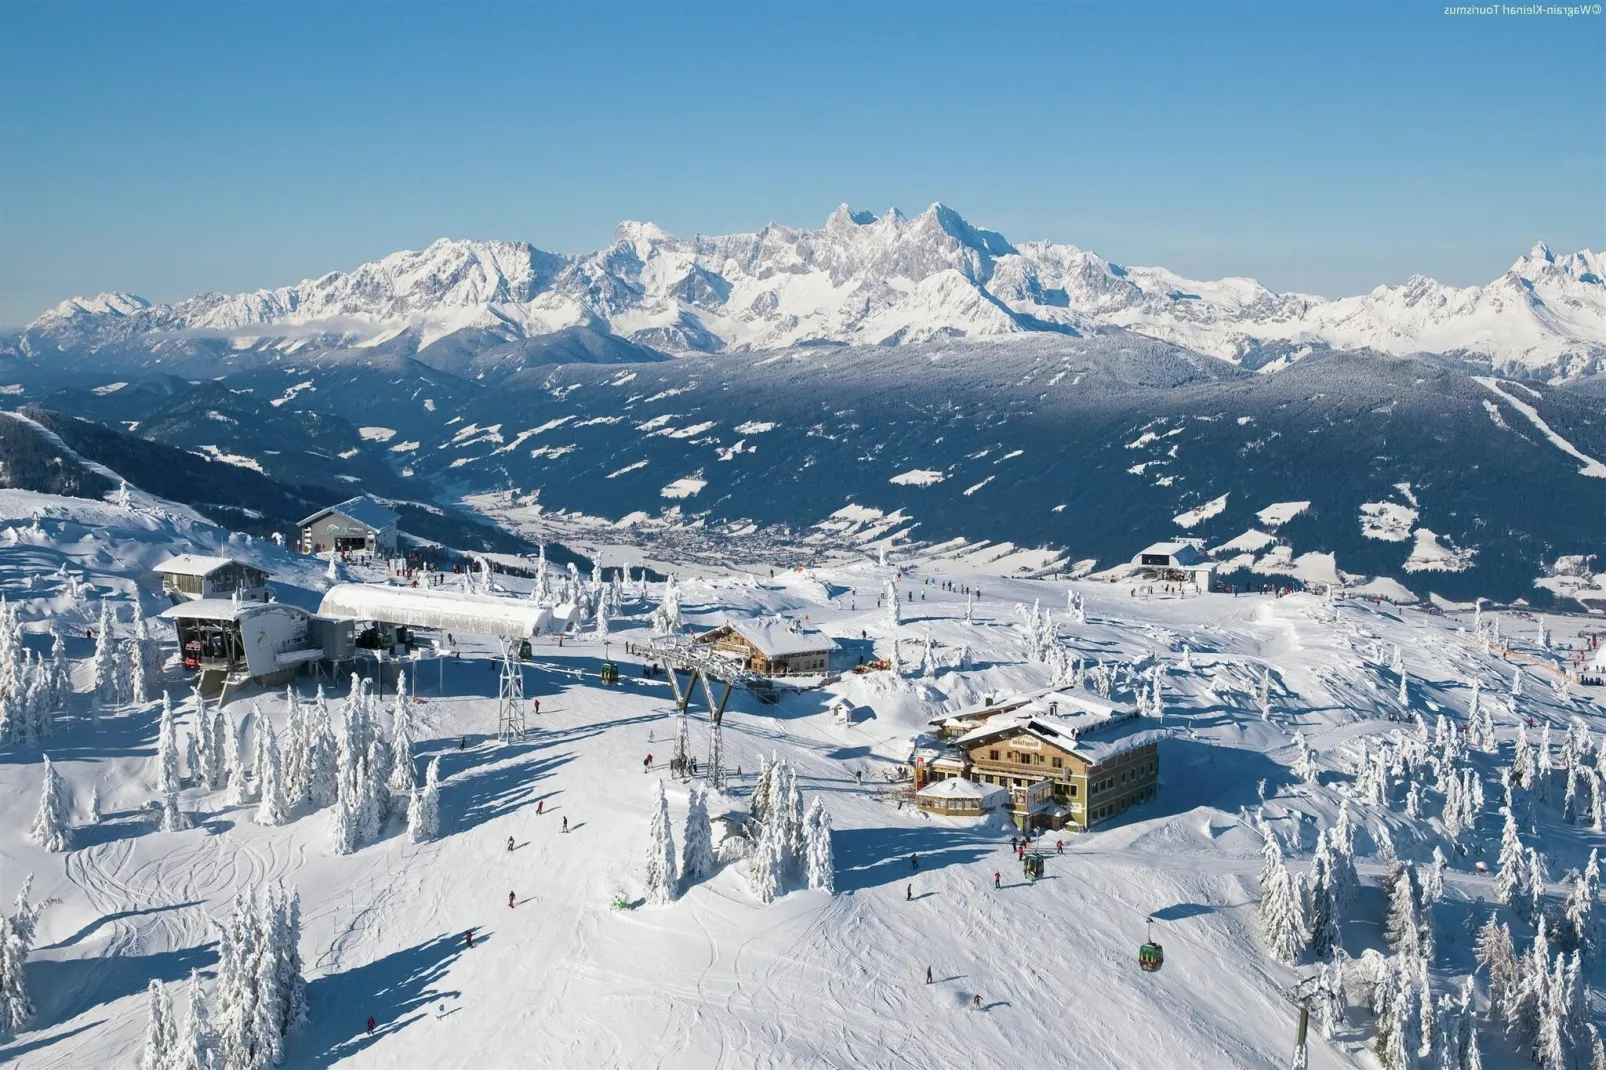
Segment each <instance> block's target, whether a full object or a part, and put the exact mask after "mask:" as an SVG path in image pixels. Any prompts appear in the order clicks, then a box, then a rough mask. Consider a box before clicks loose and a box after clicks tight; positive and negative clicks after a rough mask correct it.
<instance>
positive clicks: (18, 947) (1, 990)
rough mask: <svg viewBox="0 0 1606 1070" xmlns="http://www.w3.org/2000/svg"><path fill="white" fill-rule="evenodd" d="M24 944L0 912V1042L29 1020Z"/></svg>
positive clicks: (30, 1000)
mask: <svg viewBox="0 0 1606 1070" xmlns="http://www.w3.org/2000/svg"><path fill="white" fill-rule="evenodd" d="M27 960H28V945H27V942H26V941H24V940H23V938H22V937H21V935H19V934H18V932H17V930H16V925H15V923H14V922H13V921H12V919H10V918H8V917H6V916H5V915H4V914H0V1042H4V1041H8V1040H10V1039H11V1038H12V1037H14V1036H16V1035H17V1033H18V1032H20V1031H21V1030H23V1029H24V1028H26V1027H27V1025H28V1023H29V1022H31V1021H32V1020H33V1012H34V1006H33V999H32V997H31V996H30V995H29V992H28V979H27V977H26V976H25V975H24V973H23V964H24V963H25V962H26V961H27Z"/></svg>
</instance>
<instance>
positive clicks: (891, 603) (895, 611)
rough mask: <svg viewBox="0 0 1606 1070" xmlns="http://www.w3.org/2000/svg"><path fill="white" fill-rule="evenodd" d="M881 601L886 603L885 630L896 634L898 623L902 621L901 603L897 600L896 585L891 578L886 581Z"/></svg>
mask: <svg viewBox="0 0 1606 1070" xmlns="http://www.w3.org/2000/svg"><path fill="white" fill-rule="evenodd" d="M882 601H883V602H885V603H886V610H887V630H888V631H889V632H891V633H892V634H893V635H897V634H898V625H899V624H901V623H903V604H902V603H901V602H899V601H898V585H897V584H896V583H893V582H892V581H891V580H888V581H887V587H886V591H885V593H884V594H883V595H882Z"/></svg>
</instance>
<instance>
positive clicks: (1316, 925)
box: [1304, 829, 1339, 959]
mask: <svg viewBox="0 0 1606 1070" xmlns="http://www.w3.org/2000/svg"><path fill="white" fill-rule="evenodd" d="M1335 855H1336V852H1335V850H1334V848H1333V834H1332V830H1331V829H1322V830H1321V832H1319V833H1317V835H1316V851H1315V856H1314V858H1313V859H1312V864H1311V874H1310V883H1309V884H1308V885H1307V887H1306V895H1305V904H1304V916H1305V926H1306V944H1307V946H1308V947H1309V948H1310V951H1311V954H1313V955H1315V956H1316V958H1317V959H1325V958H1327V957H1328V956H1329V955H1331V954H1332V953H1333V948H1334V947H1336V946H1337V945H1338V940H1339V934H1338V910H1339V905H1338V896H1337V893H1338V889H1337V886H1336V882H1335V872H1334V871H1335V868H1336V865H1337V859H1336V857H1335Z"/></svg>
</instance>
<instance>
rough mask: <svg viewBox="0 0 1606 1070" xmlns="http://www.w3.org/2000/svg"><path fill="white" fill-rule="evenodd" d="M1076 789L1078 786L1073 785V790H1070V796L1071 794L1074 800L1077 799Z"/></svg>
mask: <svg viewBox="0 0 1606 1070" xmlns="http://www.w3.org/2000/svg"><path fill="white" fill-rule="evenodd" d="M1076 787H1077V786H1076V785H1075V784H1072V785H1071V790H1070V794H1071V797H1072V798H1073V799H1074V798H1075V797H1076Z"/></svg>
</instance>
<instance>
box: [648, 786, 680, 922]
mask: <svg viewBox="0 0 1606 1070" xmlns="http://www.w3.org/2000/svg"><path fill="white" fill-rule="evenodd" d="M647 837H648V843H647V870H646V874H645V878H644V883H645V884H646V886H647V902H649V903H656V904H660V905H661V904H664V903H669V902H672V901H673V900H674V898H675V894H676V891H677V889H678V888H679V885H680V874H679V872H678V870H677V868H676V859H675V834H674V829H673V828H672V827H671V826H670V824H669V800H668V799H667V798H666V797H665V796H664V782H663V781H662V780H659V781H658V794H657V798H656V799H655V800H654V802H653V811H652V821H651V824H650V826H649V828H648V832H647Z"/></svg>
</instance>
